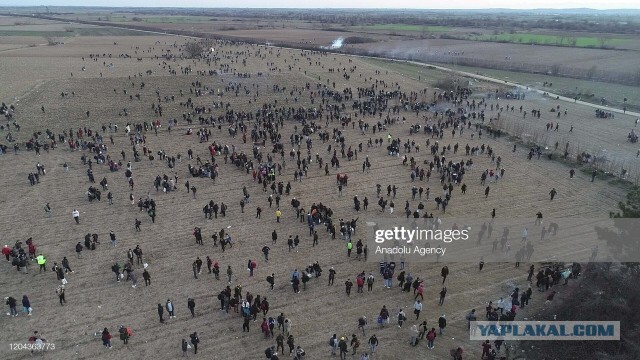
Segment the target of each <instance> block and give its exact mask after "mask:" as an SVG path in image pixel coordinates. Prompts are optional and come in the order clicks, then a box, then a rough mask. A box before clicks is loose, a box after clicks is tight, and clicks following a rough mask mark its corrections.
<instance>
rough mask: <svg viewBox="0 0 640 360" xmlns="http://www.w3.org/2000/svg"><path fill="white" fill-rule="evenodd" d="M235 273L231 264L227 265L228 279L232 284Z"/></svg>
mask: <svg viewBox="0 0 640 360" xmlns="http://www.w3.org/2000/svg"><path fill="white" fill-rule="evenodd" d="M232 275H233V270H231V265H229V266H227V281H228V282H229V284H231V276H232Z"/></svg>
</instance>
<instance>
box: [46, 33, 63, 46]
mask: <svg viewBox="0 0 640 360" xmlns="http://www.w3.org/2000/svg"><path fill="white" fill-rule="evenodd" d="M42 37H43V38H44V40H45V41H46V42H47V45H49V46H53V45H57V44H58V43H59V42H60V41H59V40H58V38H56V37H55V36H53V35H52V34H44V35H42Z"/></svg>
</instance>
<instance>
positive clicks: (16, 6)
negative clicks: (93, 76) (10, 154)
mask: <svg viewBox="0 0 640 360" xmlns="http://www.w3.org/2000/svg"><path fill="white" fill-rule="evenodd" d="M9 7H12V8H39V7H56V8H103V9H207V10H215V9H226V10H234V9H238V10H246V9H255V10H387V11H388V10H421V11H424V10H426V11H487V10H511V11H541V10H563V11H566V10H590V11H612V10H615V11H624V10H640V7H637V8H629V7H620V8H607V9H597V8H590V7H570V8H549V7H538V8H508V7H491V8H448V9H445V8H375V7H371V8H369V7H252V6H248V7H230V6H217V7H201V6H187V7H184V6H140V5H139V6H118V5H112V6H106V5H44V4H43V5H0V9H2V8H9Z"/></svg>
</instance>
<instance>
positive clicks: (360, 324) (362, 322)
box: [358, 316, 367, 336]
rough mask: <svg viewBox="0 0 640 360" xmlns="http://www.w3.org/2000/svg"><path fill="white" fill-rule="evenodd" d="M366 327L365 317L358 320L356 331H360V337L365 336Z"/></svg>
mask: <svg viewBox="0 0 640 360" xmlns="http://www.w3.org/2000/svg"><path fill="white" fill-rule="evenodd" d="M366 326H367V317H366V316H363V317H361V318H359V319H358V330H360V329H362V336H366V335H367V334H366V332H365V327H366Z"/></svg>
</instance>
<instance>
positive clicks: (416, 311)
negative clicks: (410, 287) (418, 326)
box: [413, 300, 422, 320]
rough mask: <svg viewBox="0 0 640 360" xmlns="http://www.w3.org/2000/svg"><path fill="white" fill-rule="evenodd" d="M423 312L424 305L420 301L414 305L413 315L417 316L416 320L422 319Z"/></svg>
mask: <svg viewBox="0 0 640 360" xmlns="http://www.w3.org/2000/svg"><path fill="white" fill-rule="evenodd" d="M421 311H422V303H421V302H420V300H416V302H415V303H414V304H413V313H414V314H416V320H418V319H419V318H420V312H421Z"/></svg>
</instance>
